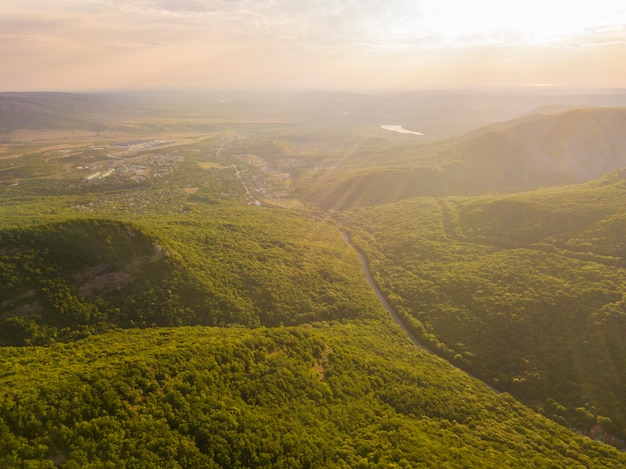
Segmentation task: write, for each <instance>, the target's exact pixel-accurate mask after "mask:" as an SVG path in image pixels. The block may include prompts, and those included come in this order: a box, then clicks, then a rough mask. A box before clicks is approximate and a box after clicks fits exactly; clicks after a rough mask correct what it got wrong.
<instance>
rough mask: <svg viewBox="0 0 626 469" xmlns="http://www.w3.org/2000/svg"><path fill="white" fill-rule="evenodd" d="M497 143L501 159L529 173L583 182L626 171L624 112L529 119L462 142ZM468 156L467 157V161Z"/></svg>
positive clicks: (594, 111) (477, 132) (619, 109)
mask: <svg viewBox="0 0 626 469" xmlns="http://www.w3.org/2000/svg"><path fill="white" fill-rule="evenodd" d="M494 138H501V139H502V144H503V146H502V148H501V156H500V157H501V158H507V157H508V158H512V157H513V158H521V159H522V160H523V161H524V162H525V163H526V164H527V166H528V168H529V169H530V170H531V171H532V172H538V173H544V174H548V175H553V176H556V177H559V178H565V179H567V180H568V182H583V181H588V180H590V179H594V178H597V177H599V176H601V175H603V174H606V173H608V172H610V171H613V170H616V169H620V168H622V167H624V166H626V108H623V107H615V108H610V107H604V108H581V109H574V110H571V111H566V112H562V113H558V114H548V115H545V114H533V115H531V116H528V117H524V118H522V119H516V120H512V121H508V122H503V123H499V124H494V125H489V126H485V127H482V128H480V129H477V130H475V131H473V132H470V133H469V134H466V135H465V136H464V137H462V139H463V140H466V141H467V140H470V141H471V140H474V141H475V142H483V141H484V140H488V139H494ZM470 156H471V155H470Z"/></svg>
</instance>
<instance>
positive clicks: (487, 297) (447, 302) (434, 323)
mask: <svg viewBox="0 0 626 469" xmlns="http://www.w3.org/2000/svg"><path fill="white" fill-rule="evenodd" d="M623 186H624V181H621V180H619V181H616V180H615V179H613V184H612V185H606V184H603V183H598V184H597V186H596V185H592V186H590V187H587V186H582V187H580V188H579V189H578V192H576V190H575V189H568V190H567V191H566V194H568V197H564V198H563V205H562V206H561V205H559V201H560V200H561V198H560V197H558V195H557V194H558V193H559V192H555V191H547V192H545V193H544V192H536V193H530V194H523V195H518V196H507V197H501V198H496V197H493V198H488V197H482V198H480V199H453V200H450V199H446V200H439V201H437V200H436V199H432V198H422V199H411V200H407V201H404V202H401V203H397V204H393V205H388V206H381V207H378V208H373V209H361V210H358V211H354V212H352V213H351V214H350V215H348V216H346V217H345V220H344V222H345V223H347V225H348V226H350V228H351V229H352V230H353V233H352V237H353V239H354V240H355V241H356V242H357V243H358V244H359V246H360V247H361V248H362V249H363V250H364V251H365V252H366V254H367V255H368V258H369V262H370V264H371V268H372V270H373V271H374V273H375V276H376V279H377V281H378V283H379V285H380V287H381V288H382V290H383V291H384V292H385V294H386V296H387V298H388V299H389V301H390V303H392V305H393V306H394V307H395V308H396V310H397V312H398V313H399V314H400V315H401V316H402V317H404V318H405V320H406V321H407V323H408V324H409V325H410V327H411V328H412V330H413V331H414V332H415V333H416V334H417V335H418V336H419V337H421V338H422V340H424V341H425V342H426V343H428V344H429V345H430V346H431V347H432V348H433V349H434V350H437V351H438V352H439V353H441V355H442V356H445V357H446V358H448V359H449V360H451V361H452V362H453V363H455V364H457V365H459V366H461V367H463V368H465V369H467V370H470V371H471V372H472V373H474V374H476V375H477V376H480V377H481V378H483V379H485V380H486V381H487V382H489V383H492V384H493V385H494V386H495V387H497V388H498V389H501V390H506V391H509V392H511V393H512V394H513V395H515V396H516V397H518V398H521V399H522V400H524V401H525V402H527V403H528V404H530V405H532V406H534V407H536V408H539V409H542V410H543V412H545V413H546V414H548V415H550V416H551V417H553V418H555V419H556V420H558V421H560V422H563V423H566V424H567V425H570V426H573V427H576V428H580V429H584V430H585V431H592V432H597V431H598V424H600V427H602V428H603V429H604V430H606V431H608V432H610V433H613V434H615V435H619V436H621V437H623V436H624V434H625V432H626V402H625V401H624V396H625V395H626V381H625V380H624V376H626V368H625V365H626V346H625V344H626V340H625V339H626V295H625V290H626V286H625V279H626V275H625V274H626V272H625V271H624V269H623V268H622V267H619V265H620V264H621V260H620V259H621V258H616V257H607V256H606V254H612V255H613V256H615V255H616V254H619V253H620V252H619V251H618V250H615V249H614V250H612V251H607V250H606V246H607V244H606V242H605V241H606V240H605V239H604V238H603V237H599V238H598V239H599V241H598V247H597V251H596V252H599V253H600V254H598V255H596V254H594V250H595V247H594V245H593V244H592V243H593V242H594V239H595V238H592V237H591V236H589V235H588V234H589V233H597V232H598V229H599V228H598V227H601V228H604V227H605V226H606V224H607V223H609V224H610V223H612V220H615V219H616V218H617V217H618V216H619V214H620V213H623V202H624V196H623V190H624V189H623ZM596 191H598V192H597V193H596ZM611 194H612V195H611ZM613 198H614V200H615V201H614V202H610V203H609V202H608V201H609V200H613ZM575 200H578V202H579V203H578V204H575ZM603 200H605V201H606V202H607V203H606V204H605V203H604V202H602V201H603ZM505 204H506V206H507V207H509V209H510V211H508V212H507V211H505V210H504V209H503V208H502V206H503V205H505ZM597 205H601V206H602V207H603V209H602V210H594V209H593V207H594V206H597ZM527 206H531V207H532V213H533V215H532V217H525V215H524V214H525V211H524V209H525V207H527ZM574 206H576V207H577V208H578V210H577V211H574V209H573V207H574ZM542 208H545V212H543V213H542V212H541V209H542ZM505 214H506V219H505V220H504V221H503V220H501V219H500V217H504V216H505ZM559 214H561V215H563V217H564V218H567V219H569V220H570V222H569V223H562V224H559V223H558V221H554V219H555V218H556V219H557V220H558V219H559ZM577 215H578V216H577ZM512 220H515V222H514V223H513V224H514V227H515V226H518V227H519V229H518V230H515V228H513V229H509V228H508V227H509V226H510V224H509V223H511V222H512ZM469 221H471V224H470V223H469ZM539 221H542V222H544V223H546V224H547V223H550V224H552V223H556V224H557V225H558V226H559V229H555V230H554V231H550V230H546V229H545V227H544V226H543V225H542V223H539ZM525 222H526V223H525ZM535 222H536V223H535ZM504 227H506V228H507V229H506V230H505V229H504ZM549 232H553V233H555V235H554V236H555V238H554V239H553V238H550V237H549V236H548V233H549ZM528 233H532V234H533V237H532V239H529V238H528ZM569 236H571V238H569ZM583 236H587V238H586V239H587V241H588V242H589V243H590V244H591V247H589V251H591V252H590V253H588V255H586V256H580V255H579V254H580V253H576V252H572V251H570V250H568V249H567V246H568V245H571V244H572V243H570V239H573V240H576V239H580V238H581V237H583ZM614 236H615V237H617V238H619V237H623V233H622V234H621V235H618V234H615V235H614ZM539 242H540V244H532V243H539ZM574 242H576V241H574ZM622 242H623V241H622ZM548 243H551V244H548ZM505 246H508V247H505ZM563 247H565V249H562V248H563Z"/></svg>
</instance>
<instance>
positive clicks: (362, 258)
mask: <svg viewBox="0 0 626 469" xmlns="http://www.w3.org/2000/svg"><path fill="white" fill-rule="evenodd" d="M341 234H342V236H343V240H344V241H345V242H346V243H347V244H349V245H350V246H352V248H353V249H354V250H355V251H356V253H357V254H358V256H359V260H360V261H361V270H362V271H363V273H364V274H365V278H366V279H367V282H368V283H369V284H370V287H372V290H374V293H376V296H377V297H378V300H379V301H380V303H381V304H382V305H383V308H385V309H386V310H387V312H388V313H389V315H390V316H391V319H393V321H394V322H395V323H396V324H397V325H398V326H400V327H401V328H402V330H403V331H404V332H405V333H406V335H407V336H408V337H409V339H411V342H413V343H414V344H415V345H417V346H418V347H420V348H422V349H424V350H426V351H427V352H428V353H431V354H433V355H434V353H433V351H432V350H430V349H429V348H428V347H426V346H425V345H424V344H423V343H421V342H420V341H419V340H417V337H415V335H413V333H412V332H411V331H410V330H409V329H407V327H406V326H405V325H404V322H402V319H400V317H399V316H398V315H397V314H396V312H395V311H394V310H393V308H392V307H391V305H390V304H389V302H388V301H387V299H386V298H385V297H384V296H383V294H382V292H381V291H380V289H379V288H378V285H376V282H375V281H374V277H372V273H371V272H370V269H369V267H368V266H367V260H366V259H365V256H364V255H363V253H362V252H361V251H359V249H358V248H357V247H356V246H355V245H354V244H352V241H351V240H350V235H349V234H348V233H346V232H342V233H341Z"/></svg>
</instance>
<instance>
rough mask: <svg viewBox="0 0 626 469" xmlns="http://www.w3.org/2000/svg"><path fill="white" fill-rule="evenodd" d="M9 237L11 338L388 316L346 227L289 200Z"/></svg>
mask: <svg viewBox="0 0 626 469" xmlns="http://www.w3.org/2000/svg"><path fill="white" fill-rule="evenodd" d="M144 227H145V228H144ZM147 233H151V234H147ZM0 246H1V249H2V250H1V251H0V282H1V283H2V284H3V286H4V288H3V289H2V292H0V310H1V311H2V319H1V324H2V327H1V328H0V341H1V342H2V343H4V344H12V345H19V344H22V343H33V344H37V343H46V342H48V341H49V340H50V339H55V340H67V339H68V338H70V339H71V338H73V337H76V335H77V334H78V335H81V334H83V335H84V334H85V333H93V332H99V331H104V330H106V329H108V328H110V327H115V326H121V327H130V326H141V327H146V326H152V325H156V326H175V325H183V324H187V325H191V324H206V325H226V324H241V325H246V326H259V325H266V326H275V325H279V324H285V325H288V324H301V323H305V322H310V321H318V320H330V319H341V318H357V317H361V318H364V317H374V316H376V315H380V314H382V312H381V310H380V308H379V306H378V305H377V304H376V302H375V300H374V296H373V294H372V292H371V291H370V290H369V288H368V287H367V284H366V283H365V282H364V280H363V278H362V276H361V274H360V270H359V264H358V261H357V259H356V257H355V255H354V253H353V252H352V251H351V250H350V247H349V246H347V245H346V244H345V243H344V242H343V241H342V240H341V237H340V234H339V232H338V231H337V229H336V228H334V227H333V226H331V225H330V224H328V223H325V222H322V221H315V220H312V219H306V218H303V217H301V216H298V215H295V214H290V213H288V212H283V211H279V210H274V211H268V210H264V209H260V208H257V207H246V206H241V205H236V204H235V205H232V206H230V209H229V210H227V211H225V210H224V208H223V207H221V208H212V206H211V205H209V206H206V205H200V206H198V207H197V210H194V209H192V210H191V211H190V212H188V213H186V214H185V216H184V217H180V216H177V215H173V216H170V217H168V216H160V217H158V218H157V217H147V216H144V217H143V220H141V221H140V217H137V218H136V221H135V223H129V222H120V221H112V220H107V219H90V218H87V219H79V220H68V221H63V222H57V223H49V224H43V225H35V226H30V225H29V226H27V227H23V228H19V229H11V230H5V231H2V232H0Z"/></svg>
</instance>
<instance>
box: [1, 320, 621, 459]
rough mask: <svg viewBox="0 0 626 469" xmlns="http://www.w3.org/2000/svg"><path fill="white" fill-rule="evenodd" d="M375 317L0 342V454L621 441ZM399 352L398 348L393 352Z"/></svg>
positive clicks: (330, 454)
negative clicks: (493, 381)
mask: <svg viewBox="0 0 626 469" xmlns="http://www.w3.org/2000/svg"><path fill="white" fill-rule="evenodd" d="M388 324H389V323H385V325H383V324H381V323H378V324H376V323H374V322H352V323H347V324H338V323H333V324H326V325H324V324H319V325H318V326H316V327H310V326H300V327H297V328H274V329H264V328H262V329H256V330H248V329H241V328H225V329H224V328H219V329H215V328H203V327H196V328H174V329H152V330H128V331H124V332H115V333H110V334H105V335H100V336H95V337H91V338H88V339H85V340H81V341H77V342H73V343H70V344H55V345H52V346H49V347H46V348H37V347H26V348H6V347H5V348H3V349H1V350H0V361H1V363H2V367H1V369H2V372H1V373H0V390H1V392H0V463H1V464H2V465H3V466H4V467H23V466H28V467H55V466H56V467H64V468H72V467H140V466H141V467H145V466H155V467H183V468H185V467H188V468H195V467H216V468H218V467H224V468H238V467H259V468H262V467H268V468H269V467H272V468H280V467H283V468H287V467H289V468H298V467H301V468H305V467H331V468H332V467H343V468H348V467H351V468H352V467H356V468H359V467H361V468H375V467H380V468H393V467H397V468H409V467H412V468H418V467H424V468H426V467H452V468H454V467H458V468H461V467H537V468H543V467H555V468H570V467H578V466H580V467H588V468H595V467H597V468H603V469H604V468H618V467H623V465H624V464H626V459H625V456H624V454H621V453H619V452H618V451H616V450H614V449H612V448H610V447H608V446H605V445H601V444H598V443H595V442H593V441H592V440H590V439H588V438H585V437H581V436H578V435H576V434H574V433H572V432H570V431H568V430H566V429H564V428H563V427H561V426H559V425H556V424H554V423H552V422H550V421H548V420H546V419H544V418H542V417H540V416H538V415H536V414H534V413H533V412H532V411H530V410H529V409H528V408H526V407H524V406H522V405H520V404H518V403H517V402H516V401H515V400H513V399H512V398H511V397H510V396H508V395H505V394H503V395H496V394H494V393H492V392H491V391H489V390H488V389H487V388H485V387H484V386H483V385H481V384H480V383H478V382H476V381H474V380H472V379H470V378H468V377H467V376H465V375H463V374H462V373H460V372H459V371H457V370H455V369H453V368H452V367H450V366H449V365H448V364H446V363H445V362H443V361H440V360H437V359H434V358H433V357H431V356H428V355H426V354H425V353H424V352H422V351H420V350H419V349H416V348H415V347H413V346H412V345H411V344H410V342H409V341H408V340H407V339H406V338H405V337H404V336H403V335H402V334H401V333H400V332H399V331H397V330H396V329H395V328H394V329H391V328H390V326H389V325H388ZM399 352H401V353H399Z"/></svg>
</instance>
